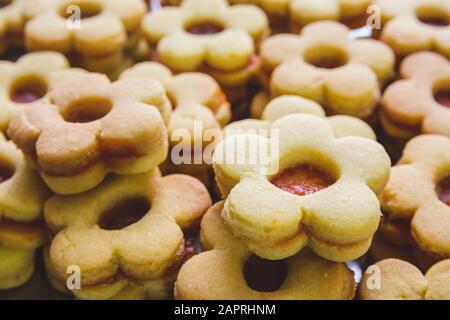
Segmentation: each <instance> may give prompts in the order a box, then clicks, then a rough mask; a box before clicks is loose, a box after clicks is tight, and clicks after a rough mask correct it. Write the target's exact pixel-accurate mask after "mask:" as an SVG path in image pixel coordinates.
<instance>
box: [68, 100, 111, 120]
mask: <svg viewBox="0 0 450 320" xmlns="http://www.w3.org/2000/svg"><path fill="white" fill-rule="evenodd" d="M111 109H112V104H111V101H109V99H102V98H95V99H94V98H92V99H83V100H81V101H77V102H75V103H73V104H72V105H71V106H69V107H68V108H67V111H66V112H65V113H64V114H63V117H64V119H65V120H66V121H67V122H74V123H88V122H92V121H95V120H99V119H101V118H103V117H104V116H106V115H107V114H108V113H109V112H110V111H111Z"/></svg>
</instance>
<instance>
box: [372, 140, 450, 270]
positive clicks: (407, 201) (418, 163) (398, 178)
mask: <svg viewBox="0 0 450 320" xmlns="http://www.w3.org/2000/svg"><path fill="white" fill-rule="evenodd" d="M449 176H450V138H448V137H444V136H437V135H421V136H418V137H415V138H414V139H412V140H411V141H410V142H409V143H408V144H407V145H406V147H405V149H404V151H403V156H402V158H401V159H400V161H399V163H398V165H396V166H394V167H393V168H392V171H391V177H390V180H389V183H388V184H387V186H386V188H385V190H384V192H383V196H382V200H381V206H382V209H383V213H384V216H385V220H386V222H383V224H382V229H381V230H382V231H383V233H388V235H389V234H391V235H392V236H391V237H389V238H391V239H392V238H397V241H400V240H403V241H404V242H406V243H407V242H408V241H409V237H410V235H412V238H413V241H414V243H415V244H416V245H417V246H418V253H419V255H418V260H419V262H420V264H421V265H422V266H426V265H429V262H427V260H428V261H431V262H433V261H434V262H436V261H439V260H442V259H446V258H449V257H450V231H449V230H450V207H449V205H450V183H449ZM386 224H387V226H386ZM405 228H407V231H406V232H404V229H405Z"/></svg>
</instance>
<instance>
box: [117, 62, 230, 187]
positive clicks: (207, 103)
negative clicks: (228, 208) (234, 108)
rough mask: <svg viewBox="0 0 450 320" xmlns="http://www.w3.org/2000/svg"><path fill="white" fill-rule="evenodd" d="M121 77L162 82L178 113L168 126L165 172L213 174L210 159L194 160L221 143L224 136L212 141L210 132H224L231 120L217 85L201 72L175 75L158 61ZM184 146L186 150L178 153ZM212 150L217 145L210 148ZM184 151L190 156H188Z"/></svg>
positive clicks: (226, 103)
mask: <svg viewBox="0 0 450 320" xmlns="http://www.w3.org/2000/svg"><path fill="white" fill-rule="evenodd" d="M120 78H121V79H129V78H151V79H155V80H158V81H159V82H161V83H162V84H163V86H164V87H165V89H166V91H167V95H168V97H169V99H170V100H171V101H172V102H173V104H174V111H173V112H172V114H171V117H170V120H169V122H168V125H167V129H168V134H169V147H170V151H171V153H170V155H171V156H170V158H169V159H167V161H166V162H167V163H166V165H165V169H166V170H165V171H166V172H170V173H175V172H178V173H189V174H194V175H195V176H196V177H197V176H198V177H201V176H202V175H203V174H205V173H206V172H207V171H209V169H210V166H209V165H207V164H205V160H206V159H202V161H201V162H200V163H198V164H194V159H192V158H193V155H194V153H195V152H197V153H200V156H202V155H203V151H204V150H205V149H206V148H207V147H208V146H210V145H211V144H212V143H217V142H218V141H217V138H220V137H216V138H215V139H211V137H210V136H209V135H208V132H211V131H212V130H215V131H217V132H220V130H221V128H222V127H223V126H224V125H226V124H227V123H228V122H229V120H230V118H231V111H230V104H229V103H228V101H227V98H226V96H225V94H224V93H223V91H222V89H221V88H220V86H219V85H218V84H217V82H216V81H215V80H214V79H213V78H212V77H210V76H208V75H206V74H203V73H198V72H186V73H181V74H178V75H176V76H174V75H173V74H172V72H171V71H170V70H169V69H168V68H167V67H165V66H163V65H161V64H159V63H156V62H143V63H140V64H137V65H135V66H134V67H132V68H130V69H128V70H126V71H124V72H123V73H122V75H121V76H120ZM180 146H184V147H185V148H183V149H182V150H178V149H179V148H180ZM212 147H213V145H211V146H210V147H209V148H212ZM177 148H178V149H177ZM196 149H198V150H196ZM177 150H178V151H177ZM172 151H173V152H174V153H172ZM184 151H186V152H187V153H188V154H184ZM183 157H187V159H186V160H187V161H184V160H183V159H184V158H183ZM171 160H172V161H171ZM209 163H210V162H209ZM201 180H203V179H201ZM205 182H206V181H205Z"/></svg>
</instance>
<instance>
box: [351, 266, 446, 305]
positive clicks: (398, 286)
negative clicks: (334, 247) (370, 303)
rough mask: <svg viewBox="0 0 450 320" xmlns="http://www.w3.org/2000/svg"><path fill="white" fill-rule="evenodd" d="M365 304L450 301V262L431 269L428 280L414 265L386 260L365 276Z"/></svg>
mask: <svg viewBox="0 0 450 320" xmlns="http://www.w3.org/2000/svg"><path fill="white" fill-rule="evenodd" d="M359 296H360V298H361V299H363V300H450V259H447V260H444V261H441V262H439V263H437V264H435V265H434V266H433V267H431V268H430V269H429V270H428V271H427V273H426V274H425V276H424V275H423V274H422V272H421V271H420V270H419V269H417V268H416V267H415V266H414V265H412V264H410V263H408V262H406V261H402V260H398V259H386V260H383V261H380V262H378V263H376V264H375V265H372V266H370V267H369V268H368V269H367V270H366V272H365V273H364V277H363V280H362V282H361V287H360V288H359Z"/></svg>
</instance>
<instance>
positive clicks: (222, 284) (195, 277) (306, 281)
mask: <svg viewBox="0 0 450 320" xmlns="http://www.w3.org/2000/svg"><path fill="white" fill-rule="evenodd" d="M223 204H224V203H223V202H219V203H216V204H215V205H214V206H213V207H211V209H209V210H208V212H207V213H206V214H205V216H204V217H203V219H202V224H201V230H200V231H201V240H202V244H203V246H204V248H205V249H206V250H208V251H206V252H203V253H200V254H198V255H197V256H194V257H193V258H191V259H190V260H189V261H188V262H186V263H185V264H184V265H183V266H182V267H181V270H180V273H179V274H178V278H177V281H176V283H175V298H176V299H180V300H230V299H231V300H247V299H250V300H278V299H283V300H319V299H320V300H324V299H333V300H339V299H342V300H343V299H352V298H353V296H354V293H355V281H354V278H353V272H352V271H351V270H350V269H348V268H347V267H346V265H345V264H344V263H337V262H330V261H326V260H325V259H322V258H320V257H317V256H315V255H314V254H313V253H311V252H309V251H308V250H305V251H303V252H302V253H299V254H297V255H295V256H293V257H291V258H289V259H287V260H285V261H271V262H270V261H264V260H261V259H259V258H257V257H255V256H252V255H251V253H250V252H249V251H247V249H246V248H245V245H244V244H243V243H242V242H241V241H239V240H238V239H236V238H235V237H234V236H233V234H232V233H231V232H230V231H229V230H228V229H227V227H226V225H225V224H224V222H223V220H222V218H221V216H220V213H221V211H222V209H223ZM247 275H249V277H246V276H247ZM255 275H256V276H255ZM249 278H250V279H249Z"/></svg>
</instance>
